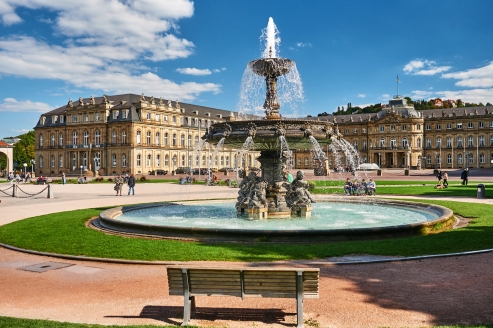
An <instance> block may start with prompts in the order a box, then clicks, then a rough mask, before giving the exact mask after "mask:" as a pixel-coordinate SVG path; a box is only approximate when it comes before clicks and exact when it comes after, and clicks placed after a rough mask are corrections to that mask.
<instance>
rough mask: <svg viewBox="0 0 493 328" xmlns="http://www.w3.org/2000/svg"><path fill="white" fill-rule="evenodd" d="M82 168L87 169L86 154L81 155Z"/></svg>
mask: <svg viewBox="0 0 493 328" xmlns="http://www.w3.org/2000/svg"><path fill="white" fill-rule="evenodd" d="M82 166H84V168H86V167H87V153H84V154H82Z"/></svg>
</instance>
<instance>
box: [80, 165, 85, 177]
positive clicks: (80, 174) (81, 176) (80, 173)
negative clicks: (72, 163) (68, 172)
mask: <svg viewBox="0 0 493 328" xmlns="http://www.w3.org/2000/svg"><path fill="white" fill-rule="evenodd" d="M83 167H84V166H82V165H81V166H80V176H81V177H82V168H83Z"/></svg>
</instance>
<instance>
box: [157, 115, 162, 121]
mask: <svg viewBox="0 0 493 328" xmlns="http://www.w3.org/2000/svg"><path fill="white" fill-rule="evenodd" d="M159 121H161V115H160V114H156V122H159Z"/></svg>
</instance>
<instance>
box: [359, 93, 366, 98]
mask: <svg viewBox="0 0 493 328" xmlns="http://www.w3.org/2000/svg"><path fill="white" fill-rule="evenodd" d="M365 97H366V95H365V94H363V93H360V94H359V95H358V98H365Z"/></svg>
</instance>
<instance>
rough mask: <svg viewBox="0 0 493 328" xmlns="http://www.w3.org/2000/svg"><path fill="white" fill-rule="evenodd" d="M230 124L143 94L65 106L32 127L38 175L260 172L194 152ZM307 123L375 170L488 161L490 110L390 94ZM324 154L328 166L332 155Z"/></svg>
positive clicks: (298, 161)
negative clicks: (334, 129) (334, 133)
mask: <svg viewBox="0 0 493 328" xmlns="http://www.w3.org/2000/svg"><path fill="white" fill-rule="evenodd" d="M235 119H236V116H235V113H233V112H230V111H225V110H220V109H214V108H208V107H203V106H197V105H192V104H185V103H182V104H180V103H178V102H177V101H175V102H172V101H169V100H167V101H164V100H162V99H154V97H146V96H144V95H142V96H139V95H135V94H125V95H115V96H103V97H97V98H94V97H91V98H89V99H82V98H79V100H78V101H75V102H72V100H70V101H69V102H68V104H67V105H66V106H63V107H60V108H57V109H54V110H52V111H50V112H47V113H44V114H42V115H41V117H40V119H39V122H38V124H37V125H36V127H35V135H36V146H35V158H36V165H37V169H36V173H38V174H42V175H50V176H57V175H60V174H61V173H62V172H65V173H66V174H73V175H78V174H80V173H81V170H83V171H84V172H83V173H84V174H87V175H91V174H95V173H96V172H97V173H98V174H101V175H112V174H113V175H114V174H124V173H129V174H130V173H133V174H149V173H150V172H158V171H159V170H163V171H169V172H171V171H174V170H176V168H178V167H191V168H198V167H202V168H207V167H209V163H212V164H211V167H215V168H222V167H238V166H240V167H253V166H256V167H258V166H259V163H258V161H256V160H255V158H256V156H257V155H258V154H256V153H250V154H248V155H247V157H246V159H245V161H244V162H243V163H238V158H239V156H240V155H239V152H238V151H237V150H235V149H223V150H220V151H219V152H217V151H216V152H215V150H214V149H211V148H207V147H206V148H204V149H203V150H201V152H200V153H198V152H194V146H195V145H196V144H197V143H198V142H199V140H201V136H202V135H204V134H205V132H206V129H207V128H208V127H210V125H211V124H213V123H217V122H225V121H226V122H227V121H233V120H235ZM308 119H309V120H310V119H311V120H328V121H330V122H333V123H335V124H336V125H337V126H338V128H339V131H340V132H341V133H342V134H343V135H344V138H345V139H346V140H347V141H348V142H349V143H350V144H351V145H352V146H353V147H354V148H355V149H356V150H357V151H358V152H359V153H360V161H361V162H362V163H376V164H378V165H379V166H380V167H381V168H409V169H421V168H442V169H457V168H465V167H469V168H483V167H491V161H493V108H488V107H484V106H482V107H465V108H448V109H433V110H422V111H416V110H415V109H414V107H413V106H410V105H408V104H407V101H406V99H404V98H402V97H399V96H396V97H394V99H392V100H390V101H389V106H388V109H383V110H381V111H380V112H378V113H371V114H355V115H339V116H322V117H312V118H308ZM325 151H326V153H327V158H328V165H329V167H331V168H333V166H334V165H335V162H336V161H335V158H334V155H333V153H332V152H330V151H329V149H328V148H327V149H325ZM207 159H209V160H207ZM312 162H313V161H312V158H311V152H310V150H309V149H298V150H294V153H293V163H292V167H293V168H294V169H312V168H313V166H312V165H313V164H312ZM238 164H239V165H238ZM341 164H342V165H345V159H344V156H343V158H342V161H341ZM81 167H82V168H81Z"/></svg>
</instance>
